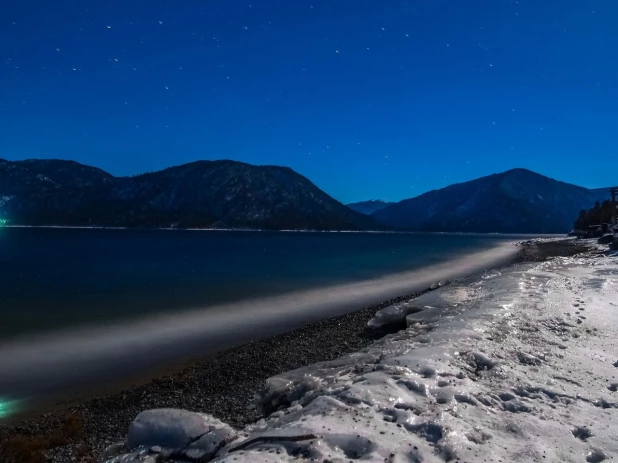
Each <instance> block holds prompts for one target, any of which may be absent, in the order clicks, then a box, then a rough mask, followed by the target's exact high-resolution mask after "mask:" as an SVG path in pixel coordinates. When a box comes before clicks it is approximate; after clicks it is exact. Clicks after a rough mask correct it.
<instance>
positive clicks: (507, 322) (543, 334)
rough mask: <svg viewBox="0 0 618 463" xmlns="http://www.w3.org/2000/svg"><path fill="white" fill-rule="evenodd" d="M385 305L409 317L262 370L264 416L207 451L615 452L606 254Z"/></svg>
mask: <svg viewBox="0 0 618 463" xmlns="http://www.w3.org/2000/svg"><path fill="white" fill-rule="evenodd" d="M411 307H415V309H413V310H412V309H411ZM389 309H390V308H389ZM389 309H385V310H384V311H382V312H385V313H386V314H387V315H388V316H389V317H390V316H392V317H391V318H389V319H388V320H389V323H392V321H393V317H395V316H396V317H399V319H398V320H399V321H401V320H402V319H405V323H406V326H407V329H405V330H402V331H399V332H397V333H395V334H391V335H388V336H386V337H384V338H382V339H381V340H379V341H376V342H375V343H374V344H372V345H371V346H369V347H368V348H366V349H364V350H362V351H360V352H357V353H354V354H351V355H347V356H344V357H342V358H339V359H337V360H335V361H332V362H324V363H319V364H315V365H311V366H308V367H305V368H301V369H299V370H295V371H291V372H288V373H285V374H283V375H280V376H277V377H274V378H271V379H269V380H268V382H267V384H266V385H265V387H264V390H263V391H262V392H261V393H260V394H259V395H258V397H256V405H257V406H258V407H259V408H260V409H261V410H262V411H263V413H265V415H267V418H265V419H263V420H261V421H259V422H258V423H256V424H254V425H252V426H249V427H248V428H246V429H245V430H244V431H243V432H241V433H239V434H240V437H238V438H236V439H233V440H231V441H230V442H229V443H227V442H224V441H225V440H223V443H220V444H218V445H220V446H221V447H220V449H219V450H218V452H217V453H216V456H212V457H210V458H209V460H208V461H215V462H218V463H223V462H225V463H232V462H235V463H242V462H280V461H299V460H300V461H321V462H346V463H347V462H350V461H356V460H360V461H367V462H385V461H387V462H392V463H409V462H445V461H447V462H448V461H460V462H464V461H467V462H484V461H487V462H497V461H500V460H501V461H505V462H506V461H514V462H533V461H546V462H600V461H605V460H611V459H615V458H616V457H617V456H618V440H617V439H616V438H615V429H612V426H613V425H614V422H615V420H616V418H617V417H618V411H617V410H616V408H617V407H618V404H617V397H616V395H617V394H618V393H617V392H616V390H618V386H616V383H618V378H617V376H618V369H617V368H616V366H615V365H618V349H617V347H618V261H617V260H616V259H615V258H608V257H591V256H585V257H572V258H555V259H552V260H549V261H546V262H543V263H541V264H523V265H518V266H515V267H510V268H508V269H506V270H503V271H493V272H490V273H487V274H485V275H484V276H483V277H482V278H477V279H467V280H460V281H457V282H455V283H452V284H450V285H449V286H446V287H443V288H440V289H438V290H436V291H433V292H430V293H426V294H425V295H423V296H421V297H419V298H417V299H415V300H413V301H412V302H411V303H410V304H409V305H408V306H405V305H400V306H399V307H397V308H393V309H391V310H390V311H389ZM421 309H422V310H421ZM380 317H382V316H381V315H380V314H377V315H376V319H378V321H379V319H380ZM386 318H388V317H386ZM386 318H385V317H382V319H383V320H384V319H386ZM376 319H374V325H376V326H378V325H379V323H378V322H375V320H376ZM222 426H225V425H223V424H222ZM229 439H232V438H231V437H229ZM160 440H162V441H163V438H160ZM148 445H152V441H148ZM128 450H131V451H133V450H136V449H132V448H130V449H128ZM156 450H159V449H156ZM139 451H141V452H142V453H141V454H140V455H139V456H136V455H137V454H136V453H135V452H134V453H133V454H132V456H129V455H123V456H122V457H116V460H114V461H145V459H147V458H150V457H151V456H152V455H153V453H152V451H151V450H150V449H149V448H147V447H145V446H143V447H141V450H139ZM120 458H129V459H123V460H121V459H120ZM138 458H139V460H138ZM107 461H111V460H107ZM153 461H154V460H153ZM174 461H190V460H189V459H187V460H183V459H182V458H181V459H176V460H174ZM200 461H206V460H200Z"/></svg>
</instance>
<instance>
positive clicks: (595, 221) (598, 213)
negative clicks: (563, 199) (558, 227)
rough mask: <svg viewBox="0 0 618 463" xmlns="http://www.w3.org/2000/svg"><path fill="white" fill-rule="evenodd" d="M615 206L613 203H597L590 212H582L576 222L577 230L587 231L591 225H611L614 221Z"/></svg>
mask: <svg viewBox="0 0 618 463" xmlns="http://www.w3.org/2000/svg"><path fill="white" fill-rule="evenodd" d="M613 207H614V206H613V205H612V202H611V201H609V200H608V201H603V203H602V204H601V203H599V201H597V202H596V203H595V204H594V207H593V208H592V209H590V210H588V211H585V210H582V211H580V213H579V217H578V218H577V220H576V221H575V227H574V228H575V230H587V229H588V227H590V226H591V225H599V224H602V223H609V222H611V220H612V212H613V211H612V209H613Z"/></svg>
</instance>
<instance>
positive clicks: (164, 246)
mask: <svg viewBox="0 0 618 463" xmlns="http://www.w3.org/2000/svg"><path fill="white" fill-rule="evenodd" d="M0 233H1V238H0V264H2V265H1V266H0V268H2V270H1V271H0V277H1V278H0V297H1V299H2V300H1V301H0V314H1V315H2V319H3V320H4V321H5V323H4V324H3V325H2V328H1V330H2V331H0V397H3V398H10V399H16V398H17V399H19V398H35V399H42V398H43V399H46V398H50V399H51V398H52V397H53V398H56V397H60V396H65V395H67V394H69V393H71V392H73V391H76V390H79V389H81V388H83V387H85V386H88V387H93V386H96V387H101V386H103V385H105V384H109V383H111V382H113V381H117V380H119V379H122V378H126V377H129V376H135V375H137V374H139V373H143V372H147V371H148V370H151V369H153V368H155V367H158V366H161V365H164V364H166V363H170V362H175V361H179V360H182V359H186V358H189V357H198V356H200V355H204V354H207V353H209V352H213V351H217V350H220V349H223V348H226V347H229V346H232V345H234V344H238V343H242V342H245V341H248V340H251V339H255V338H259V337H263V336H267V335H270V334H274V333H278V332H282V331H285V330H288V329H292V328H294V327H297V326H300V325H301V324H302V323H304V322H309V321H314V320H318V319H320V318H324V317H327V316H332V315H337V314H341V313H345V312H348V311H352V310H356V309H359V308H362V307H365V306H367V305H370V304H375V303H379V302H381V301H384V300H387V299H389V298H392V297H396V296H400V295H404V294H409V293H411V292H414V291H418V290H421V289H424V288H426V287H428V286H430V285H431V284H432V283H434V282H436V281H438V280H444V279H449V278H454V277H457V276H463V275H466V274H470V273H474V272H476V271H480V270H482V269H484V268H489V267H492V266H496V265H499V264H500V263H502V262H506V260H508V259H509V258H510V257H511V256H512V255H513V254H514V253H515V252H516V251H517V248H516V247H515V246H514V245H513V242H514V241H516V240H517V239H518V237H513V236H497V235H496V236H482V235H431V234H382V233H253V232H189V231H186V232H164V231H125V230H120V231H103V230H66V229H65V230H60V229H54V230H45V229H3V230H1V231H0Z"/></svg>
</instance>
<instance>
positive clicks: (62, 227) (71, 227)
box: [0, 224, 565, 239]
mask: <svg viewBox="0 0 618 463" xmlns="http://www.w3.org/2000/svg"><path fill="white" fill-rule="evenodd" d="M0 228H34V229H53V230H105V231H107V230H109V231H190V232H202V231H203V232H256V233H384V234H402V235H472V236H518V237H524V236H525V237H529V238H530V239H535V238H538V237H539V236H544V237H548V238H550V239H551V238H558V237H563V236H565V235H564V234H560V233H547V234H541V235H539V234H535V233H505V232H487V233H483V232H456V231H451V232H449V231H446V232H445V231H410V230H379V229H377V230H345V229H342V230H313V229H297V230H295V229H282V230H275V229H272V230H271V229H268V228H175V227H110V226H86V225H9V224H4V225H0Z"/></svg>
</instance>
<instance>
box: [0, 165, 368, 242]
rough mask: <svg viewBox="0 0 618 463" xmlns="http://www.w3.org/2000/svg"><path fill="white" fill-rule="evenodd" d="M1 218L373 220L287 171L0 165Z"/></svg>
mask: <svg viewBox="0 0 618 463" xmlns="http://www.w3.org/2000/svg"><path fill="white" fill-rule="evenodd" d="M0 214H1V215H0V218H2V219H4V220H6V221H7V223H11V224H20V225H69V226H118V227H161V228H164V227H177V228H211V227H212V228H252V229H271V230H282V229H314V230H349V229H352V230H357V229H366V228H373V225H374V224H373V220H372V219H371V218H369V217H367V216H366V215H362V214H359V213H358V212H355V211H353V210H351V209H349V208H348V207H346V206H344V205H343V204H341V203H340V202H338V201H336V200H334V199H333V198H331V197H330V196H328V195H327V194H326V193H324V192H323V191H322V190H320V189H319V188H317V187H316V186H315V185H314V184H313V183H311V182H310V181H309V180H307V179H306V178H305V177H303V176H301V175H299V174H297V173H296V172H294V171H293V170H292V169H289V168H287V167H277V166H252V165H249V164H244V163H241V162H235V161H198V162H193V163H190V164H184V165H181V166H177V167H170V168H168V169H164V170H161V171H158V172H152V173H147V174H142V175H138V176H135V177H114V176H112V175H110V174H108V173H107V172H104V171H103V170H101V169H98V168H95V167H90V166H85V165H82V164H78V163H76V162H73V161H62V160H36V159H35V160H26V161H18V162H10V161H6V160H0Z"/></svg>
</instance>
